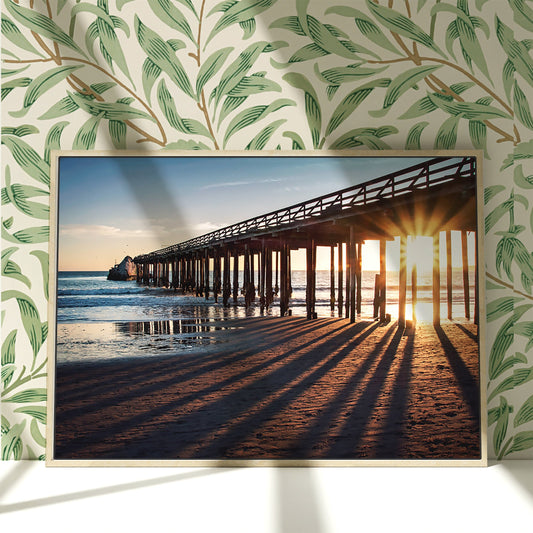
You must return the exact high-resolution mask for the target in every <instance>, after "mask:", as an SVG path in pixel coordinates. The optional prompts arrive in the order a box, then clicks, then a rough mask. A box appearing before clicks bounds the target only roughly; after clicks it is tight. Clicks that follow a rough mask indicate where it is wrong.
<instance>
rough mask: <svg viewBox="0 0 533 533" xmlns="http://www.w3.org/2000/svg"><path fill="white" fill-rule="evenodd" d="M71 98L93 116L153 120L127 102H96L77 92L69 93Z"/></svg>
mask: <svg viewBox="0 0 533 533" xmlns="http://www.w3.org/2000/svg"><path fill="white" fill-rule="evenodd" d="M69 96H70V97H71V98H72V100H73V101H74V102H75V103H76V104H77V105H78V106H79V107H80V108H81V109H83V110H84V111H87V113H90V114H91V115H93V116H94V117H100V118H103V119H106V120H131V119H137V118H143V119H146V120H150V121H152V122H153V121H154V119H153V117H151V116H150V115H149V114H148V113H145V112H144V111H140V110H138V109H134V108H133V107H131V106H130V105H129V104H125V103H121V102H96V101H94V100H88V99H86V98H83V96H81V95H79V94H77V93H69Z"/></svg>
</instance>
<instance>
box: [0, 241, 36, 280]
mask: <svg viewBox="0 0 533 533" xmlns="http://www.w3.org/2000/svg"><path fill="white" fill-rule="evenodd" d="M17 250H18V248H14V247H11V248H6V249H5V250H2V275H3V276H7V277H10V278H13V279H16V280H18V281H21V282H22V283H24V285H26V286H27V287H28V289H31V281H30V280H29V278H28V277H27V276H25V275H24V274H22V271H21V270H20V267H19V265H17V263H15V262H14V261H11V260H10V257H11V256H12V255H13V254H14V253H15V252H16V251H17Z"/></svg>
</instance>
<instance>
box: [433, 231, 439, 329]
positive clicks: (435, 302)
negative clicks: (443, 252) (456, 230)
mask: <svg viewBox="0 0 533 533" xmlns="http://www.w3.org/2000/svg"><path fill="white" fill-rule="evenodd" d="M433 325H434V326H439V325H440V235H439V234H438V233H436V234H435V235H433Z"/></svg>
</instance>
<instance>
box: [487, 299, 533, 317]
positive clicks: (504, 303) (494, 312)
mask: <svg viewBox="0 0 533 533" xmlns="http://www.w3.org/2000/svg"><path fill="white" fill-rule="evenodd" d="M523 300H524V299H523V298H517V297H512V296H506V297H503V298H498V299H497V300H493V301H492V302H489V303H488V304H487V321H488V322H492V321H493V320H497V319H498V318H500V317H502V316H504V315H506V314H508V313H510V312H511V311H512V310H513V309H514V307H515V304H517V303H518V302H521V301H523Z"/></svg>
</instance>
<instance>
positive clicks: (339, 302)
mask: <svg viewBox="0 0 533 533" xmlns="http://www.w3.org/2000/svg"><path fill="white" fill-rule="evenodd" d="M343 269H344V265H343V257H342V242H339V244H338V245H337V285H338V291H337V295H338V296H337V305H338V311H339V316H340V317H341V316H342V304H343V293H342V285H343V283H342V281H343V280H342V276H343Z"/></svg>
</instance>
